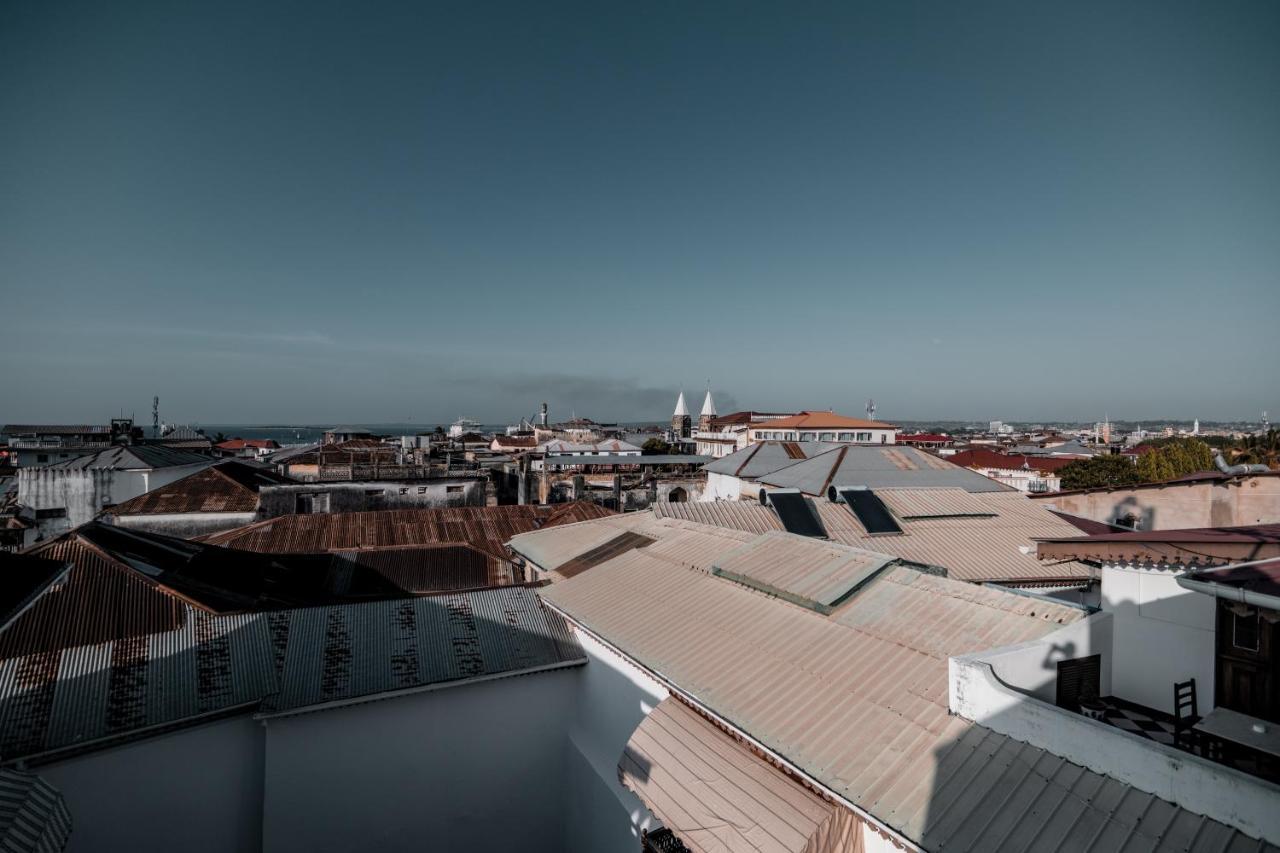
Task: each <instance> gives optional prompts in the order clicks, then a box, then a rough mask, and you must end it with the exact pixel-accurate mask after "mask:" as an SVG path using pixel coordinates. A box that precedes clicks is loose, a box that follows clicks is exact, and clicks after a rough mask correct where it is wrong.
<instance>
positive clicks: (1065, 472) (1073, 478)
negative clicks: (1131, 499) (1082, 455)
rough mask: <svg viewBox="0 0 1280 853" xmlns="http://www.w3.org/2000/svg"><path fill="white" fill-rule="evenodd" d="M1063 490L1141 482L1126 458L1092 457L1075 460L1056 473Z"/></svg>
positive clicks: (1112, 456) (1129, 484) (1135, 469)
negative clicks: (1060, 479)
mask: <svg viewBox="0 0 1280 853" xmlns="http://www.w3.org/2000/svg"><path fill="white" fill-rule="evenodd" d="M1058 476H1060V477H1061V478H1062V488H1064V489H1099V488H1107V487H1110V486H1132V485H1134V484H1135V483H1139V482H1141V478H1140V477H1139V476H1138V469H1137V468H1136V467H1135V466H1134V464H1133V463H1132V462H1130V461H1129V457H1128V456H1120V455H1108V456H1094V457H1093V458H1092V459H1077V460H1076V461H1075V462H1072V463H1071V464H1069V465H1064V466H1062V470H1061V471H1059V472H1058Z"/></svg>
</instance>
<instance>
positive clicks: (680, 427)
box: [671, 391, 693, 441]
mask: <svg viewBox="0 0 1280 853" xmlns="http://www.w3.org/2000/svg"><path fill="white" fill-rule="evenodd" d="M692 435H693V417H692V416H690V414H689V407H688V406H686V405H685V404H684V391H681V392H680V396H679V397H677V398H676V410H675V412H674V413H673V414H672V415H671V438H672V439H674V440H675V441H679V440H680V439H682V438H690V437H692Z"/></svg>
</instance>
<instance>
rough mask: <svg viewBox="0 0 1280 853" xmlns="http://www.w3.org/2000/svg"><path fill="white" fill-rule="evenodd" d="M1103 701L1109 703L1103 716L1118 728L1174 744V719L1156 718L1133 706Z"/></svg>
mask: <svg viewBox="0 0 1280 853" xmlns="http://www.w3.org/2000/svg"><path fill="white" fill-rule="evenodd" d="M1102 701H1103V702H1105V703H1106V705H1107V710H1106V712H1105V714H1104V717H1103V719H1104V720H1105V721H1106V722H1108V723H1110V724H1111V725H1113V726H1115V727H1116V728H1118V729H1124V730H1125V731H1127V732H1131V733H1132V734H1135V735H1138V736H1140V737H1145V738H1149V739H1151V740H1154V741H1156V742H1157V743H1163V744H1167V745H1169V746H1172V745H1173V721H1172V720H1169V721H1165V720H1160V719H1156V718H1155V717H1152V716H1151V715H1149V714H1144V713H1142V712H1141V711H1138V710H1135V709H1133V708H1128V707H1125V706H1122V705H1117V704H1115V703H1113V702H1110V701H1108V700H1106V699H1103V700H1102Z"/></svg>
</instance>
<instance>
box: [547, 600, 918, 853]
mask: <svg viewBox="0 0 1280 853" xmlns="http://www.w3.org/2000/svg"><path fill="white" fill-rule="evenodd" d="M542 605H543V606H544V607H547V608H549V609H551V610H553V611H555V612H556V613H559V614H560V615H561V616H563V617H564V619H565V621H567V622H568V623H570V624H571V625H573V626H574V627H575V628H577V629H578V630H579V631H581V632H583V633H584V634H586V635H587V636H589V637H591V639H593V640H595V641H596V642H597V643H599V644H600V645H602V646H604V647H605V648H607V649H609V651H611V652H613V653H614V654H615V655H617V656H618V657H620V658H622V659H623V660H625V661H627V662H628V663H630V664H631V665H632V666H634V667H636V668H637V669H640V670H643V671H644V672H645V673H646V674H647V675H648V676H649V677H650V678H652V679H654V680H655V681H658V682H660V683H662V684H663V685H664V686H665V687H666V688H667V689H668V690H670V691H671V692H672V693H674V694H676V695H677V696H679V697H680V698H681V699H683V700H684V701H685V702H687V703H688V704H689V705H690V706H692V707H693V708H695V709H697V710H698V712H699V713H702V714H705V715H706V716H707V717H709V718H710V719H712V720H713V721H715V723H716V724H717V725H719V726H720V727H721V728H723V729H725V730H726V731H731V732H733V733H734V734H736V735H737V736H738V737H740V738H742V739H743V740H744V741H746V742H747V743H749V744H751V745H752V746H754V747H755V748H756V749H758V750H760V752H761V753H763V754H764V755H766V756H768V757H769V759H770V760H771V761H773V762H775V763H776V764H778V765H779V766H781V767H783V768H785V769H786V771H787V772H788V773H791V774H792V775H794V776H795V777H796V778H798V779H803V780H805V782H806V784H808V786H809V787H810V788H812V789H813V790H815V791H818V792H820V793H821V794H822V795H823V796H826V797H830V798H831V799H832V800H834V801H835V802H837V803H839V804H840V805H841V806H843V807H845V808H846V809H848V810H849V811H851V812H853V813H854V814H855V815H857V816H858V817H859V818H861V819H862V820H864V821H866V822H867V823H869V824H870V825H871V826H873V827H875V829H876V831H877V832H879V833H880V834H881V835H884V836H885V837H887V838H889V839H890V840H891V841H892V842H893V843H894V844H896V845H897V846H899V847H902V848H904V849H906V850H910V851H913V853H926V851H925V848H923V847H921V846H920V845H918V844H916V843H915V842H914V841H912V840H911V839H909V838H907V837H906V836H905V835H903V834H902V833H901V832H899V831H898V830H896V829H894V828H893V827H891V826H889V825H888V824H886V823H885V822H884V821H882V820H880V819H879V818H877V817H876V816H875V815H873V814H871V812H869V811H867V810H866V809H864V808H862V807H861V806H858V805H855V804H854V803H852V802H850V801H849V800H847V799H845V798H844V797H842V796H841V795H840V794H838V793H836V792H835V791H833V790H831V788H830V787H828V786H827V785H824V784H823V783H822V782H820V781H818V780H817V779H815V778H813V776H812V775H811V774H809V773H808V772H806V771H804V770H802V769H801V768H799V767H797V766H796V765H794V764H792V763H791V762H790V761H788V760H787V759H786V758H784V757H783V756H781V755H779V754H778V752H777V751H776V750H774V749H772V748H770V747H768V746H766V745H765V744H763V743H761V742H760V741H758V740H756V739H755V738H754V737H752V736H751V735H750V734H748V733H747V732H745V731H743V730H742V729H741V728H740V727H739V726H736V725H734V724H733V723H732V722H730V721H729V720H726V719H725V718H724V717H722V716H720V715H719V714H717V713H716V712H715V711H713V710H712V709H710V708H708V707H707V706H706V705H705V704H703V703H702V702H699V701H698V699H697V698H696V697H695V696H693V695H692V694H690V693H687V692H686V691H685V690H683V689H682V688H681V687H679V686H678V685H677V684H676V683H675V682H674V681H672V680H671V679H670V678H667V677H666V676H665V675H663V674H662V673H660V672H657V671H655V670H652V669H650V668H649V667H647V666H645V665H644V664H642V663H640V662H639V661H637V660H636V659H635V658H634V657H632V656H631V655H629V654H627V653H626V652H624V651H623V650H622V649H620V648H618V647H617V646H615V645H614V644H613V643H610V642H609V641H608V640H606V639H605V638H604V637H601V636H600V635H599V634H597V633H595V632H594V631H592V630H591V629H590V628H588V627H586V626H585V625H583V624H582V623H581V622H579V621H578V620H576V619H574V618H573V617H572V616H570V615H569V614H568V613H566V612H565V611H563V610H561V609H560V608H558V607H556V606H555V605H554V604H552V603H551V602H550V601H548V600H547V599H545V598H543V599H542Z"/></svg>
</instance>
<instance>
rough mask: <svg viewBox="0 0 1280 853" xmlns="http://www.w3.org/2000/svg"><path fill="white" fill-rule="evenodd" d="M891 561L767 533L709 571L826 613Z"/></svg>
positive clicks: (829, 544)
mask: <svg viewBox="0 0 1280 853" xmlns="http://www.w3.org/2000/svg"><path fill="white" fill-rule="evenodd" d="M892 559H893V558H892V557H889V556H886V555H884V554H877V553H875V552H873V551H866V550H863V549H861V548H851V547H849V546H848V545H839V544H836V543H833V542H821V541H818V540H814V539H812V538H809V537H805V536H796V535H794V534H791V533H779V532H777V531H771V532H769V533H764V534H762V535H760V536H759V537H757V538H755V539H753V540H751V541H750V542H747V543H744V544H743V545H741V546H740V547H738V548H736V549H734V550H733V551H730V552H729V553H727V554H725V555H724V556H722V557H720V558H719V559H718V560H716V562H715V564H714V565H713V566H712V568H711V571H712V572H713V573H714V574H717V575H723V576H725V577H727V578H729V579H731V580H735V581H737V582H739V583H742V584H745V585H747V586H750V587H754V588H755V589H759V590H762V591H764V592H768V593H771V594H773V595H778V596H780V597H782V598H785V599H787V600H788V601H792V602H794V603H796V604H800V605H802V606H804V607H810V608H812V609H815V610H818V611H820V612H823V613H829V612H831V609H832V608H834V607H835V606H836V605H837V604H839V603H840V602H841V601H843V600H844V599H845V598H847V597H848V596H849V595H850V594H852V593H853V591H854V590H856V589H857V588H858V587H859V586H861V585H862V584H864V583H866V582H867V581H868V580H869V579H870V578H872V577H873V576H874V575H875V573H876V572H878V571H879V570H880V569H882V568H884V567H885V566H886V565H887V564H888V563H889V562H891V561H892Z"/></svg>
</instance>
